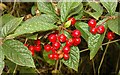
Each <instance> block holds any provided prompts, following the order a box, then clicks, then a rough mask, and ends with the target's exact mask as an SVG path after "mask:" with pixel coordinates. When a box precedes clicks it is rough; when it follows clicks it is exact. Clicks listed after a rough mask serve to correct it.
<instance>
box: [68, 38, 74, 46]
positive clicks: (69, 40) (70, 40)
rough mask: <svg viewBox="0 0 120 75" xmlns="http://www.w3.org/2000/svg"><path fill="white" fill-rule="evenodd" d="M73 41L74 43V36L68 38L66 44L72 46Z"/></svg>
mask: <svg viewBox="0 0 120 75" xmlns="http://www.w3.org/2000/svg"><path fill="white" fill-rule="evenodd" d="M73 43H74V40H73V39H72V38H71V39H68V40H67V41H66V46H72V45H73Z"/></svg>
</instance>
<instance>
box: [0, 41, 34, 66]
mask: <svg viewBox="0 0 120 75" xmlns="http://www.w3.org/2000/svg"><path fill="white" fill-rule="evenodd" d="M2 47H3V52H4V54H5V56H6V57H7V58H8V59H9V60H11V61H12V62H14V63H16V64H17V65H21V66H28V67H35V65H34V61H33V59H32V55H31V52H30V51H29V50H28V48H27V47H25V46H24V45H23V43H21V42H20V41H17V40H6V41H4V43H3V45H2Z"/></svg>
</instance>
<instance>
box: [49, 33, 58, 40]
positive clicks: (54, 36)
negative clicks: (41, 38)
mask: <svg viewBox="0 0 120 75" xmlns="http://www.w3.org/2000/svg"><path fill="white" fill-rule="evenodd" d="M48 39H49V41H50V42H56V40H57V36H56V34H50V35H49V36H48Z"/></svg>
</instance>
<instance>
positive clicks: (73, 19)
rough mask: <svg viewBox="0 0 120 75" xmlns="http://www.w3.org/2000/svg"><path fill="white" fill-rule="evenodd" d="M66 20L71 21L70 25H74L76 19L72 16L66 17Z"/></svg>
mask: <svg viewBox="0 0 120 75" xmlns="http://www.w3.org/2000/svg"><path fill="white" fill-rule="evenodd" d="M68 20H70V21H71V25H74V24H75V23H76V20H75V18H74V17H71V18H68Z"/></svg>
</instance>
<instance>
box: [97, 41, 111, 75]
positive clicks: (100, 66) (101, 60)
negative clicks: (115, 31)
mask: <svg viewBox="0 0 120 75" xmlns="http://www.w3.org/2000/svg"><path fill="white" fill-rule="evenodd" d="M109 42H110V40H109V41H108V43H107V46H106V48H105V51H104V53H103V56H102V59H101V62H100V65H99V67H98V75H99V74H100V68H101V66H102V63H103V60H104V58H105V54H106V52H107V49H108V47H109V44H110V43H109Z"/></svg>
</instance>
